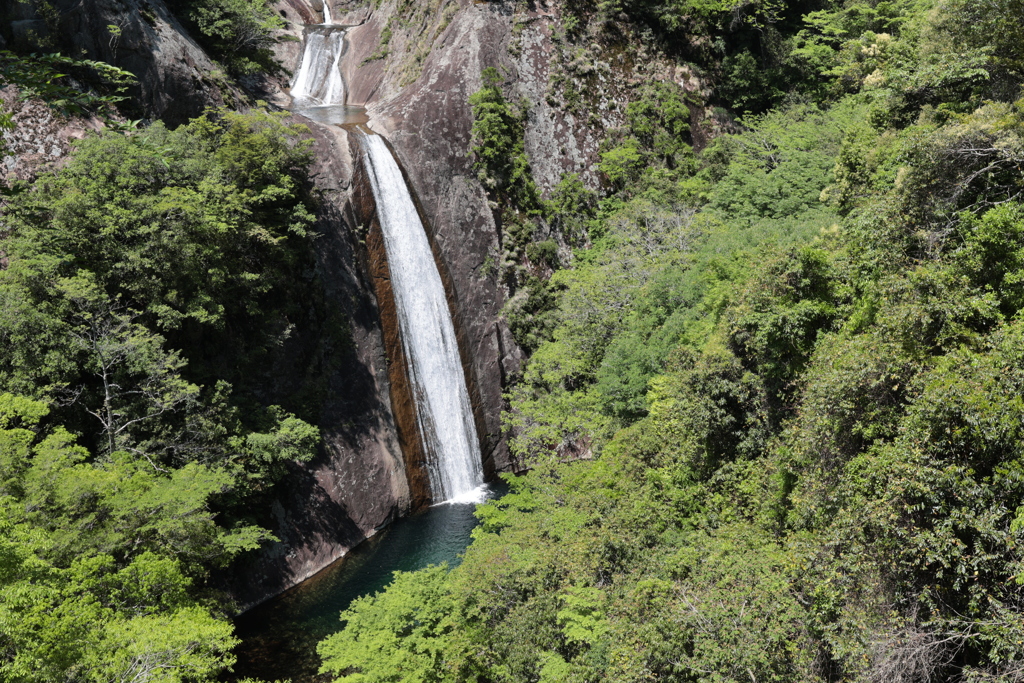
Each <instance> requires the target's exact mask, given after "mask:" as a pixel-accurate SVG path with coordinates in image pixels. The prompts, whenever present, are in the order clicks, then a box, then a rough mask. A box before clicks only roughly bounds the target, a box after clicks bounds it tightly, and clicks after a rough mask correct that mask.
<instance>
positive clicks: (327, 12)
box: [324, 0, 334, 25]
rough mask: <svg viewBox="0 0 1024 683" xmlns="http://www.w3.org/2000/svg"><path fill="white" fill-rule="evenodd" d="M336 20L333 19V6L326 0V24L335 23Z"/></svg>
mask: <svg viewBox="0 0 1024 683" xmlns="http://www.w3.org/2000/svg"><path fill="white" fill-rule="evenodd" d="M333 23H334V20H333V19H331V8H330V7H329V6H328V5H327V0H324V24H327V25H330V24H333Z"/></svg>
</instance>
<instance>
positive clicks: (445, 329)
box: [360, 135, 484, 503]
mask: <svg viewBox="0 0 1024 683" xmlns="http://www.w3.org/2000/svg"><path fill="white" fill-rule="evenodd" d="M360 141H361V142H362V144H361V148H362V150H363V159H364V162H365V167H366V169H367V171H368V175H369V176H370V185H371V187H372V188H373V196H374V199H376V202H377V216H378V218H379V219H380V226H381V231H382V232H383V233H384V248H385V250H386V251H387V256H388V268H389V270H390V271H391V286H392V289H393V291H394V296H395V308H396V309H397V315H398V324H399V329H400V331H401V336H402V348H403V349H404V351H405V356H406V359H407V363H408V370H409V379H410V383H411V385H412V388H413V394H414V398H415V401H416V408H417V421H418V424H419V428H420V436H421V437H422V440H423V444H424V447H425V448H426V450H427V469H428V472H429V476H430V486H431V489H432V492H433V494H434V500H435V501H438V502H441V501H443V502H449V503H455V502H475V501H478V500H481V499H482V497H483V492H484V489H483V483H484V477H483V470H482V466H481V458H480V447H479V442H478V441H477V434H476V427H475V425H474V423H473V410H472V407H471V405H470V402H469V392H468V391H467V389H466V377H465V375H464V374H463V369H462V362H461V360H460V359H459V348H458V345H457V342H456V339H455V326H454V324H453V323H452V318H451V314H450V312H449V310H448V301H447V299H446V298H445V293H444V285H443V284H442V283H441V275H440V274H439V273H438V271H437V264H436V263H435V262H434V255H433V253H432V252H431V250H430V244H429V243H428V242H427V235H426V232H425V231H424V229H423V223H422V222H421V221H420V217H419V213H417V211H416V205H415V204H414V203H413V200H412V196H411V195H410V194H409V188H408V187H407V186H406V184H405V178H404V177H403V176H402V171H401V169H399V167H398V163H397V162H396V161H395V158H394V156H393V155H392V154H391V150H390V149H388V146H387V145H386V144H385V143H384V139H383V138H381V137H380V136H378V135H364V136H361V138H360Z"/></svg>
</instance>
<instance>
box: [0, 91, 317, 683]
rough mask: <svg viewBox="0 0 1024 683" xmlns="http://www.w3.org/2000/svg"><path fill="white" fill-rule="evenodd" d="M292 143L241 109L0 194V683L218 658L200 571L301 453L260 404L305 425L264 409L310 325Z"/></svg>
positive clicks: (94, 141) (142, 136)
mask: <svg viewBox="0 0 1024 683" xmlns="http://www.w3.org/2000/svg"><path fill="white" fill-rule="evenodd" d="M300 132H301V131H299V130H298V129H297V128H296V127H294V126H291V125H288V124H286V123H285V122H283V121H282V119H281V117H280V116H276V115H270V114H267V113H265V112H264V113H261V112H258V111H254V112H250V113H247V114H242V113H230V112H218V113H210V114H208V115H206V116H204V117H202V118H199V119H196V120H194V121H192V122H191V123H190V124H188V125H186V126H182V127H179V128H178V129H177V130H175V131H168V130H167V129H166V128H164V127H163V126H162V125H160V124H154V125H152V126H149V127H148V128H146V129H145V130H141V131H136V132H132V133H131V134H129V135H125V134H122V133H118V132H107V133H104V134H102V135H98V136H94V137H90V138H88V139H86V140H84V141H82V142H81V144H80V145H79V146H78V148H77V150H76V151H75V153H74V154H73V155H72V157H71V158H70V160H69V161H68V163H67V164H66V165H65V166H64V167H63V168H61V169H60V170H58V171H56V172H53V173H50V174H45V175H43V176H41V177H40V178H39V179H38V180H37V181H36V182H35V183H34V184H33V185H31V186H21V187H17V188H15V190H17V191H16V192H14V193H13V194H12V195H11V196H9V197H8V200H7V203H6V205H5V206H4V209H3V230H2V233H0V235H2V240H0V253H2V254H3V255H4V259H5V264H4V267H3V268H2V269H0V387H2V391H0V528H2V532H0V678H2V679H3V680H5V681H12V682H13V681H32V682H34V683H37V682H41V681H72V680H73V681H106V680H140V681H141V680H161V681H196V680H209V679H210V677H211V676H214V675H216V674H217V673H218V672H219V671H221V670H222V669H223V668H224V666H225V665H227V664H230V663H231V661H232V655H231V654H230V649H231V647H232V646H233V645H234V643H235V642H236V640H235V639H234V637H233V635H232V628H231V625H230V624H229V623H228V622H227V621H226V619H225V616H226V614H225V610H226V608H227V606H228V605H227V601H226V600H225V599H224V596H223V595H219V594H218V593H217V592H216V591H215V590H214V589H213V588H212V584H211V583H210V582H209V579H210V576H211V572H212V571H214V570H217V569H222V568H223V567H225V566H226V565H227V564H228V563H229V562H230V561H231V560H232V559H233V558H235V557H237V556H238V555H239V553H241V552H243V551H245V550H248V549H253V548H255V547H257V546H258V545H259V544H260V543H261V542H263V541H265V540H267V539H269V538H270V534H269V532H268V531H267V530H266V529H264V528H262V527H260V526H259V521H260V520H259V519H257V517H256V512H255V511H257V510H258V509H259V508H260V507H261V506H260V503H261V501H262V500H264V498H263V497H265V496H266V495H268V493H269V491H270V489H271V487H272V486H273V484H274V483H275V482H276V481H277V480H279V479H280V478H281V477H282V475H283V474H285V473H286V471H287V463H288V462H289V461H301V460H308V459H309V458H311V457H312V456H313V455H314V454H315V452H316V448H317V445H318V443H319V438H320V437H319V430H318V429H317V428H316V427H314V426H313V425H311V424H309V423H308V422H306V421H304V420H303V419H301V418H300V417H297V416H296V415H295V414H293V413H292V412H289V410H286V409H285V408H282V407H281V406H280V405H277V404H273V403H271V402H270V400H268V399H271V398H273V397H275V396H276V398H277V400H282V401H285V402H287V404H288V405H289V408H290V409H291V410H300V411H309V410H310V408H313V409H314V411H315V405H313V406H310V405H307V404H306V403H305V402H304V401H303V399H302V397H299V396H294V395H281V393H280V392H277V393H276V394H275V392H273V391H268V386H273V384H272V372H273V368H274V366H275V365H276V364H278V363H279V362H280V360H281V358H282V345H283V344H284V343H285V341H286V340H287V339H288V337H289V335H290V334H291V331H292V328H293V326H294V325H295V324H296V323H299V324H308V321H307V320H306V316H307V315H309V313H307V310H308V309H309V307H310V306H311V305H312V306H313V307H314V309H315V307H316V303H315V302H316V299H315V290H314V289H311V287H310V284H309V283H310V278H309V277H308V275H307V273H308V272H310V271H311V269H312V268H311V267H312V265H313V262H312V251H311V240H312V237H313V236H312V234H311V233H310V231H309V229H310V224H311V221H312V214H311V212H310V209H311V208H312V207H311V198H310V196H309V193H308V190H307V187H306V186H307V182H306V177H305V167H306V164H307V162H308V159H309V153H308V149H307V148H306V145H305V143H303V142H302V141H301V140H300V136H299V135H298V134H299V133H300ZM300 301H304V302H305V303H304V304H303V305H302V306H300V305H299V303H298V302H300ZM314 414H315V412H314Z"/></svg>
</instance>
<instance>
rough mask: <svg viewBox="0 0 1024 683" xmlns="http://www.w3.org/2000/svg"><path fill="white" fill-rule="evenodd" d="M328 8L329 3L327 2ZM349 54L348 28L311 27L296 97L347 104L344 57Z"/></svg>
mask: <svg viewBox="0 0 1024 683" xmlns="http://www.w3.org/2000/svg"><path fill="white" fill-rule="evenodd" d="M324 10H325V11H328V10H327V5H326V4H325V5H324ZM344 53H345V29H344V28H341V27H338V28H329V27H328V28H325V27H323V26H311V27H309V28H308V29H307V32H306V47H305V49H304V50H303V52H302V61H301V62H300V63H299V69H298V71H297V72H296V73H295V80H294V81H292V90H291V95H292V99H295V100H302V101H308V102H316V103H319V104H345V81H344V80H343V79H342V77H341V69H340V63H341V56H342V55H343V54H344Z"/></svg>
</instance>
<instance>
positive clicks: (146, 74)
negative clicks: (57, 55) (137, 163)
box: [0, 0, 241, 124]
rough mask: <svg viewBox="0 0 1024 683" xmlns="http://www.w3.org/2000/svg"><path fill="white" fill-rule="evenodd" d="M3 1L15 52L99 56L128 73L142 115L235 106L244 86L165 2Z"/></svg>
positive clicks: (179, 118) (1, 21)
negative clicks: (38, 5)
mask: <svg viewBox="0 0 1024 683" xmlns="http://www.w3.org/2000/svg"><path fill="white" fill-rule="evenodd" d="M50 5H52V7H53V9H54V10H56V11H55V12H52V13H50V14H49V17H50V18H45V19H44V17H42V16H40V15H39V14H38V13H37V11H36V9H35V4H34V3H21V2H4V3H0V35H2V36H3V38H5V39H6V40H7V41H8V42H9V43H10V44H11V45H12V46H13V47H14V48H15V49H19V50H22V51H26V52H29V51H33V50H36V51H54V50H60V51H62V52H63V53H64V54H69V55H74V56H76V57H84V58H88V59H96V60H100V61H103V62H107V63H109V64H113V65H115V66H117V67H120V68H122V69H125V70H127V71H130V72H131V73H132V74H134V75H135V78H136V80H137V84H136V85H135V86H133V87H132V88H131V90H130V92H129V94H130V95H132V97H133V99H134V101H135V103H136V104H137V106H138V108H139V113H140V114H142V115H144V116H147V117H150V118H158V119H162V120H163V121H166V122H168V123H171V124H177V123H182V122H184V121H186V120H188V119H189V118H191V117H195V116H198V115H199V114H201V113H202V112H203V109H204V108H206V107H208V106H215V105H220V104H225V103H228V104H231V103H233V102H235V101H236V100H237V99H238V98H239V97H241V91H240V90H239V89H238V88H237V87H236V86H234V85H232V84H231V82H230V81H229V80H228V79H227V78H226V77H224V76H223V72H222V71H221V70H220V68H219V67H218V66H217V65H216V64H215V63H214V62H213V61H212V60H211V59H210V58H209V57H208V56H207V55H206V53H205V52H203V50H202V49H201V48H200V47H199V46H198V45H197V44H196V43H195V41H194V40H192V38H191V37H190V36H189V35H188V34H187V33H186V32H185V30H184V29H183V28H182V26H181V24H180V23H179V22H178V20H177V19H176V18H175V17H174V15H172V14H171V12H170V11H169V10H168V9H167V6H166V5H165V4H164V2H163V0H51V2H50Z"/></svg>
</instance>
